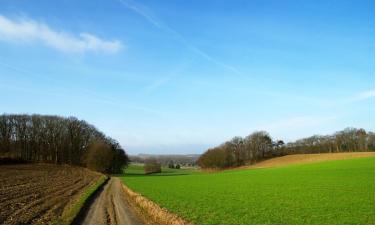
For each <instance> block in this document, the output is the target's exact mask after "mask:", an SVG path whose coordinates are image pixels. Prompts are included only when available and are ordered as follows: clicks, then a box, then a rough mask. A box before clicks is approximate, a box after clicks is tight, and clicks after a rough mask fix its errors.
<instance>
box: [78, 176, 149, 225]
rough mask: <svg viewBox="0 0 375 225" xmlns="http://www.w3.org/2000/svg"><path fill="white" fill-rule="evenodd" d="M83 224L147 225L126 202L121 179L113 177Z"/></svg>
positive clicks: (95, 201) (94, 202)
mask: <svg viewBox="0 0 375 225" xmlns="http://www.w3.org/2000/svg"><path fill="white" fill-rule="evenodd" d="M82 224H83V225H145V224H146V223H145V222H144V221H143V220H142V219H141V218H140V217H139V216H138V215H137V214H136V213H135V212H134V210H133V209H132V208H131V206H130V205H129V203H128V202H127V201H126V196H125V194H124V190H123V187H122V183H121V181H120V179H118V178H116V177H112V178H110V180H109V181H108V183H107V184H106V185H105V186H104V189H103V191H102V192H101V193H100V195H99V196H98V197H97V198H96V199H95V200H94V201H93V203H92V205H91V206H90V207H89V209H88V212H87V214H86V215H85V217H84V219H83V221H82Z"/></svg>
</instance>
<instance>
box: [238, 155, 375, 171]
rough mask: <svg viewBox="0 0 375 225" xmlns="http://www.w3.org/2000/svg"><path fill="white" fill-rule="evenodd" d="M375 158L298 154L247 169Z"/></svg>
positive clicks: (260, 163)
mask: <svg viewBox="0 0 375 225" xmlns="http://www.w3.org/2000/svg"><path fill="white" fill-rule="evenodd" d="M364 157H375V152H345V153H321V154H296V155H287V156H282V157H277V158H273V159H269V160H265V161H263V162H259V163H257V164H255V165H252V166H248V167H245V168H268V167H279V166H287V165H295V164H306V163H314V162H322V161H330V160H342V159H353V158H364Z"/></svg>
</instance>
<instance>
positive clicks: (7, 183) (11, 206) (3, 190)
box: [0, 164, 101, 225]
mask: <svg viewBox="0 0 375 225" xmlns="http://www.w3.org/2000/svg"><path fill="white" fill-rule="evenodd" d="M100 176H101V175H100V174H99V173H95V172H92V171H89V170H87V169H84V168H80V167H71V166H56V165H48V164H22V165H0V209H1V210H0V224H6V225H10V224H51V223H52V222H53V221H54V220H56V219H57V218H58V217H59V216H61V215H62V213H63V211H64V208H65V207H67V206H68V205H70V204H72V203H73V202H74V201H75V200H76V199H77V198H78V197H79V196H80V194H81V193H82V192H83V191H84V190H85V189H86V188H87V187H88V186H90V185H91V184H93V183H95V182H96V181H97V180H98V179H99V178H100Z"/></svg>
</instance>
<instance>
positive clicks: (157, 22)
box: [118, 0, 242, 75]
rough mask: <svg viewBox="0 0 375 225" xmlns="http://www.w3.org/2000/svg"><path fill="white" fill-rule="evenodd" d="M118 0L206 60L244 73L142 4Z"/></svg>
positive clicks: (128, 0) (239, 73) (234, 71)
mask: <svg viewBox="0 0 375 225" xmlns="http://www.w3.org/2000/svg"><path fill="white" fill-rule="evenodd" d="M118 1H119V2H120V3H121V4H122V5H123V6H125V7H126V8H128V9H130V10H132V11H134V12H135V13H137V14H138V15H140V16H142V17H143V18H145V19H146V20H147V21H148V22H149V23H151V24H152V25H154V26H155V27H157V28H159V29H161V30H164V31H165V32H167V33H169V34H171V35H172V36H173V37H175V38H176V39H177V40H178V41H180V42H181V43H183V44H184V45H185V46H186V47H188V48H189V49H190V50H191V51H193V52H195V53H196V54H198V55H200V56H201V57H203V58H204V59H206V60H208V61H210V62H212V63H214V64H216V65H218V66H220V67H222V68H224V69H226V70H229V71H231V72H233V73H235V74H237V75H242V73H241V72H240V71H239V70H238V69H236V68H235V67H233V66H231V65H228V64H225V63H223V62H220V61H218V60H216V59H215V58H213V57H212V56H210V55H209V54H207V53H206V52H204V51H203V50H201V49H199V48H198V47H196V46H194V45H192V44H190V43H189V42H188V41H187V40H186V39H185V38H184V37H183V36H182V35H181V34H180V33H178V32H177V31H176V30H174V29H172V28H171V27H169V26H168V25H167V24H165V23H163V22H162V21H161V20H159V19H158V18H156V17H155V16H152V15H150V14H149V13H147V12H146V11H145V10H143V9H142V7H141V6H139V5H137V4H135V3H134V2H133V1H130V0H118Z"/></svg>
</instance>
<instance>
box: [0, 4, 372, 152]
mask: <svg viewBox="0 0 375 225" xmlns="http://www.w3.org/2000/svg"><path fill="white" fill-rule="evenodd" d="M374 11H375V2H374V1H341V0H340V1H338V0H337V1H333V0H324V1H320V0H318V1H300V0H298V1H297V0H296V1H290V0H283V1H279V0H274V1H270V0H244V1H238V0H233V1H223V0H205V1H202V0H190V1H183V0H163V1H151V0H139V1H134V0H82V1H74V0H60V1H48V0H43V1H27V0H0V102H1V104H0V113H28V114H34V113H37V114H53V115H60V116H75V117H77V118H79V119H83V120H86V121H87V122H89V123H91V124H93V125H95V126H96V127H97V128H98V129H99V130H101V131H103V132H104V133H105V134H107V135H109V136H111V137H113V138H115V139H117V140H118V141H119V142H120V143H121V145H122V146H123V147H124V148H125V149H126V151H127V152H128V153H130V154H138V153H149V154H188V153H194V154H195V153H202V152H204V151H205V150H206V149H207V148H209V147H213V146H216V145H218V144H221V143H223V142H225V141H227V140H229V139H231V138H232V137H234V136H247V135H249V134H250V133H252V132H254V131H257V130H266V131H268V132H269V133H270V135H271V136H272V137H273V138H275V139H283V140H285V141H293V140H296V139H298V138H303V137H306V136H310V135H314V134H330V133H333V132H335V131H337V130H341V129H344V128H346V127H357V128H365V129H366V130H373V131H374V130H375V120H374V115H375V107H374V106H375V74H374V71H375V61H374V59H375V16H374V14H373V12H374Z"/></svg>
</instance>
